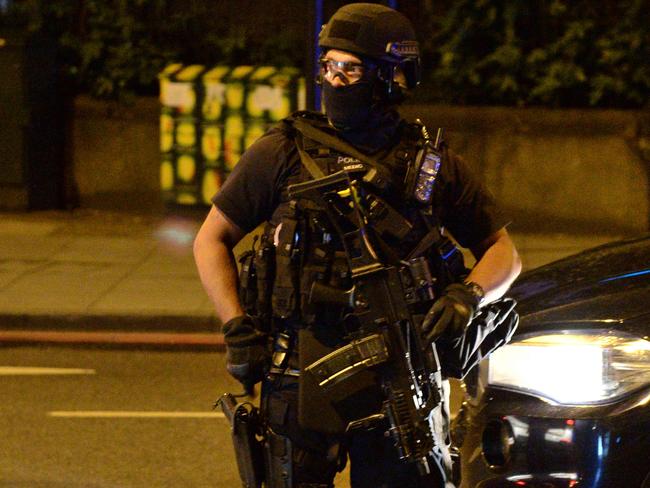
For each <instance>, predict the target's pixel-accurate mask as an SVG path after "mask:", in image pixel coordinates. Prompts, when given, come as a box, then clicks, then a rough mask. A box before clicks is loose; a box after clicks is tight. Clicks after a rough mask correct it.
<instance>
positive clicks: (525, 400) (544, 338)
mask: <svg viewBox="0 0 650 488" xmlns="http://www.w3.org/2000/svg"><path fill="white" fill-rule="evenodd" d="M511 295H512V296H513V297H514V298H516V299H517V301H518V303H519V305H518V310H519V313H520V316H521V322H520V325H519V328H518V330H517V332H516V334H515V336H514V337H513V340H512V341H511V342H510V344H508V345H507V346H504V347H502V348H501V349H499V350H497V351H496V352H495V353H494V354H493V355H492V356H491V357H490V358H489V359H488V360H486V361H483V362H482V363H481V364H480V365H479V367H477V368H474V370H473V371H472V372H470V373H469V374H468V376H467V377H466V378H465V389H466V399H465V401H464V403H463V406H462V407H461V410H460V412H459V413H458V415H457V417H456V419H455V421H454V430H453V432H454V441H455V443H456V444H458V445H459V446H460V454H461V460H462V461H461V463H462V464H461V470H462V485H461V486H462V487H463V488H475V487H478V488H487V487H580V488H583V487H589V488H596V487H598V488H600V487H616V488H621V487H625V488H628V487H634V488H636V487H644V488H648V487H650V236H646V237H643V238H638V239H633V240H627V241H623V242H618V243H613V244H607V245H605V246H600V247H597V248H594V249H591V250H589V251H585V252H583V253H580V254H576V255H574V256H571V257H568V258H565V259H562V260H560V261H556V262H554V263H551V264H548V265H546V266H543V267H540V268H537V269H534V270H532V271H529V272H527V273H524V274H522V276H521V277H520V279H519V280H518V281H517V282H516V284H515V286H514V287H513V289H512V291H511Z"/></svg>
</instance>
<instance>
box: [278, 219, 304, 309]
mask: <svg viewBox="0 0 650 488" xmlns="http://www.w3.org/2000/svg"><path fill="white" fill-rule="evenodd" d="M280 226H281V227H280V230H279V239H278V245H277V246H276V248H275V266H276V269H277V270H278V272H277V273H276V274H275V279H274V282H273V295H272V297H271V307H272V310H273V315H275V316H276V317H279V318H282V319H286V318H290V317H293V316H294V314H295V313H296V312H297V307H298V304H299V300H298V298H299V297H298V266H297V259H298V255H299V251H300V249H299V247H298V244H299V243H298V242H297V241H298V240H299V238H300V236H299V234H297V233H296V232H297V230H298V220H297V219H296V218H295V217H284V218H283V219H282V222H281V223H280Z"/></svg>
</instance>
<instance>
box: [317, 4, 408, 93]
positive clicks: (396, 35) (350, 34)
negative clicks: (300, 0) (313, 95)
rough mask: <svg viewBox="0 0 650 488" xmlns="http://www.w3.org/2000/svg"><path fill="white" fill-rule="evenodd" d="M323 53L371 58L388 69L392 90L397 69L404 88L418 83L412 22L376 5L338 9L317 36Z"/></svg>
mask: <svg viewBox="0 0 650 488" xmlns="http://www.w3.org/2000/svg"><path fill="white" fill-rule="evenodd" d="M318 45H319V46H320V47H321V48H322V49H323V50H327V49H339V50H341V51H348V52H351V53H353V54H356V55H358V56H360V57H362V58H364V57H365V58H371V59H372V60H374V61H376V62H378V64H379V65H380V66H387V67H389V68H390V76H389V77H388V78H387V79H385V81H386V82H387V83H388V91H389V93H390V92H391V90H392V88H393V87H392V77H393V74H394V69H395V68H396V67H400V68H401V69H402V71H403V72H404V75H405V77H406V85H407V88H409V89H411V88H415V87H416V86H417V85H418V83H420V50H419V45H418V42H417V40H416V38H415V31H414V29H413V26H412V25H411V22H410V21H409V20H408V19H407V18H406V17H405V16H404V15H403V14H402V13H400V12H397V11H396V10H393V9H391V8H389V7H386V6H384V5H379V4H376V3H351V4H349V5H345V6H343V7H341V8H340V9H338V10H337V11H336V13H335V14H334V15H333V16H332V18H331V19H330V20H329V22H328V23H327V24H325V25H324V26H323V28H322V30H321V32H320V35H319V36H318Z"/></svg>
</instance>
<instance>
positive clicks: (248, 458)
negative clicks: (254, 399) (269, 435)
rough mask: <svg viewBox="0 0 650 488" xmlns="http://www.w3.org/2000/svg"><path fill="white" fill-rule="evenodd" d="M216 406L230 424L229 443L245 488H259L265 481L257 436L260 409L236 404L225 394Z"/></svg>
mask: <svg viewBox="0 0 650 488" xmlns="http://www.w3.org/2000/svg"><path fill="white" fill-rule="evenodd" d="M218 403H219V405H221V409H222V411H223V413H224V415H225V416H226V419H227V420H228V422H229V423H230V428H231V435H232V443H233V447H234V448H235V457H236V459H237V467H238V469H239V477H240V478H241V481H242V486H243V487H244V488H261V487H262V483H263V481H264V452H263V446H262V441H260V440H258V438H257V437H256V433H258V432H259V431H260V430H261V429H260V418H259V409H258V408H257V407H255V406H254V405H252V404H251V403H248V402H246V403H237V401H236V400H235V397H234V396H233V395H232V394H230V393H225V394H224V395H222V397H221V398H220V399H219V402H218Z"/></svg>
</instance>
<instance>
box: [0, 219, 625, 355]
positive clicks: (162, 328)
mask: <svg viewBox="0 0 650 488" xmlns="http://www.w3.org/2000/svg"><path fill="white" fill-rule="evenodd" d="M206 213H207V210H206V211H203V210H187V211H181V210H178V209H177V210H174V211H170V210H165V211H161V212H158V213H155V214H151V213H150V214H145V213H137V212H133V211H131V212H120V211H110V210H93V209H76V210H72V211H31V212H10V213H9V212H4V213H3V212H0V343H4V344H8V343H63V344H104V345H106V344H110V345H117V346H162V347H197V348H215V349H220V348H222V347H223V336H222V335H221V334H220V333H219V330H220V324H219V321H218V320H217V318H216V316H215V313H214V309H213V306H212V304H211V303H210V301H209V300H208V297H207V295H206V294H205V292H204V291H203V289H202V287H201V283H200V281H199V278H198V274H197V272H196V268H195V265H194V260H193V256H192V242H193V239H194V236H195V234H196V232H197V230H198V229H199V227H200V224H201V221H202V220H203V217H204V216H205V214H206ZM512 236H513V239H514V241H515V243H516V245H517V247H518V249H519V252H520V254H521V255H522V259H523V262H524V270H526V269H532V268H534V267H536V266H540V265H542V264H545V263H547V262H550V261H553V260H554V259H558V258H561V257H564V256H567V255H570V254H573V253H575V252H578V251H581V250H583V249H586V248H589V247H592V246H594V245H598V244H602V243H605V242H609V241H612V240H616V239H618V238H620V237H622V236H617V235H568V234H534V233H526V234H520V233H516V232H515V233H513V234H512ZM249 245H250V239H245V240H244V241H242V242H241V243H240V244H239V245H238V248H236V249H235V252H236V253H237V252H238V251H239V250H241V249H243V248H245V247H247V246H249Z"/></svg>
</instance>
